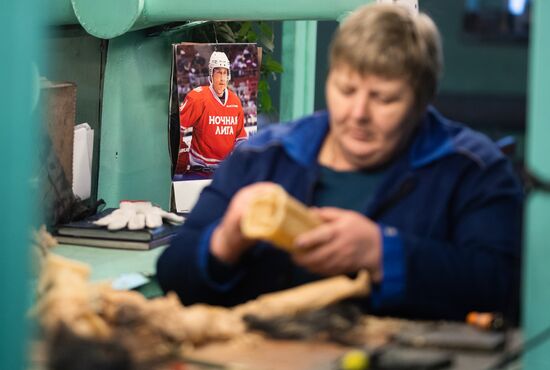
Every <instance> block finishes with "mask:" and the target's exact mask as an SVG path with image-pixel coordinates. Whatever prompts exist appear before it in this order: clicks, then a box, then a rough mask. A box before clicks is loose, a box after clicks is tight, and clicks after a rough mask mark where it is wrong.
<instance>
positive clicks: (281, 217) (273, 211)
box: [241, 184, 321, 252]
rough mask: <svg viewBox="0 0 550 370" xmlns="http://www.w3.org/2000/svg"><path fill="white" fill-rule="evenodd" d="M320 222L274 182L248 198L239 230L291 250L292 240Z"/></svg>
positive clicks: (249, 235)
mask: <svg viewBox="0 0 550 370" xmlns="http://www.w3.org/2000/svg"><path fill="white" fill-rule="evenodd" d="M320 224H321V219H320V218H319V217H318V216H317V215H315V214H314V213H312V212H311V211H309V210H308V209H307V208H306V207H305V206H304V205H303V204H302V203H300V202H299V201H298V200H296V199H294V198H293V197H291V196H290V195H289V194H288V193H287V192H286V191H285V190H284V189H283V188H282V187H281V186H279V185H276V184H273V186H272V188H271V189H267V190H266V191H263V192H261V193H259V194H258V195H256V196H255V197H254V198H253V199H252V200H251V201H250V203H249V206H248V208H247V209H246V210H245V212H244V214H243V217H242V219H241V231H242V233H243V234H244V235H245V236H246V237H248V238H250V239H261V240H266V241H269V242H271V243H273V244H275V245H276V246H279V247H281V248H283V249H285V250H287V251H289V252H293V251H294V250H293V246H294V239H295V238H296V237H297V236H298V235H300V234H302V233H304V232H306V231H308V230H311V229H313V228H314V227H316V226H318V225H320Z"/></svg>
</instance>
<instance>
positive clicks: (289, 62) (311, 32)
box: [280, 21, 317, 122]
mask: <svg viewBox="0 0 550 370" xmlns="http://www.w3.org/2000/svg"><path fill="white" fill-rule="evenodd" d="M282 37H283V54H282V55H283V68H284V73H283V74H282V76H281V99H280V101H281V104H280V106H281V107H280V112H281V113H280V114H281V116H280V121H281V122H286V121H290V120H292V119H295V118H298V117H301V116H304V115H306V114H309V113H312V112H313V102H314V99H315V61H316V55H315V54H316V50H317V22H316V21H286V22H283V36H282Z"/></svg>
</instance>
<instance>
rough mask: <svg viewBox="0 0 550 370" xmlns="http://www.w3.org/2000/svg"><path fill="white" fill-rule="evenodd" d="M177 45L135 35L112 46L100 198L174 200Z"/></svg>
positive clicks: (114, 203) (110, 202)
mask: <svg viewBox="0 0 550 370" xmlns="http://www.w3.org/2000/svg"><path fill="white" fill-rule="evenodd" d="M171 43H172V40H170V39H167V38H165V37H162V36H159V37H146V36H145V34H144V33H143V32H132V33H128V34H126V35H123V36H120V37H117V38H116V39H113V40H111V41H110V43H109V48H108V54H107V65H106V68H105V78H104V87H103V109H102V118H101V143H100V145H101V148H100V157H99V175H98V176H99V185H98V192H99V193H98V198H103V199H104V200H105V201H106V202H107V204H108V205H109V206H113V207H117V206H118V202H119V201H120V200H123V199H147V200H151V201H153V202H155V203H157V204H158V205H160V206H161V207H163V208H165V209H166V208H168V204H169V200H170V156H169V152H168V97H169V96H170V91H169V89H170V66H171V58H172V48H171Z"/></svg>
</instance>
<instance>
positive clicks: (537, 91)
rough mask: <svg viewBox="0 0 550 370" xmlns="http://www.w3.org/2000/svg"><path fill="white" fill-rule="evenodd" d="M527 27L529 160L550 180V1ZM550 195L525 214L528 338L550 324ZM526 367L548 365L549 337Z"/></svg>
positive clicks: (531, 202)
mask: <svg viewBox="0 0 550 370" xmlns="http://www.w3.org/2000/svg"><path fill="white" fill-rule="evenodd" d="M533 6H534V8H533V14H532V19H533V24H532V28H531V44H530V68H529V82H530V85H529V95H528V96H529V102H528V116H529V117H528V130H527V165H528V167H529V168H530V169H531V170H532V171H533V172H534V173H535V174H537V175H538V176H540V177H541V178H543V179H545V180H546V181H550V146H549V145H548V142H549V141H550V104H548V101H549V96H550V68H549V66H550V48H549V47H548V46H549V45H550V22H548V19H550V1H535V2H534V3H533ZM549 217H550V194H548V193H546V194H545V193H541V192H535V193H534V194H532V195H531V196H530V198H529V199H528V202H527V207H526V219H525V254H524V255H525V257H524V260H525V263H524V274H523V276H524V296H523V312H524V322H523V324H524V333H525V337H526V338H532V337H533V336H535V335H537V334H538V333H540V332H541V331H543V330H545V329H548V328H549V327H550V315H549V314H548V312H549V307H550V290H549V289H548V285H549V284H550V268H548V264H549V263H550V228H549V227H548V226H549V225H550V222H549V221H548V218H549ZM524 365H525V367H524V368H525V369H527V370H537V369H540V370H546V369H550V338H547V339H546V341H545V342H544V343H543V344H541V345H539V346H538V347H536V348H534V349H533V350H530V351H529V352H527V353H526V354H525V362H524Z"/></svg>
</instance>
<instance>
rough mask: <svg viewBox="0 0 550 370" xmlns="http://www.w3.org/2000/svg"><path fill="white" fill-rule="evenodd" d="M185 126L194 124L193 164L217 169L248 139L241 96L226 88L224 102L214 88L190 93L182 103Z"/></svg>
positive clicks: (191, 159) (180, 109) (200, 88)
mask: <svg viewBox="0 0 550 370" xmlns="http://www.w3.org/2000/svg"><path fill="white" fill-rule="evenodd" d="M179 114H180V127H181V129H182V130H183V129H185V128H189V127H193V138H192V139H191V148H190V150H189V162H190V164H191V165H192V166H193V165H197V166H202V167H210V168H215V167H217V166H218V165H219V163H220V162H221V161H222V160H223V159H225V157H227V155H228V154H229V153H231V151H232V150H233V147H234V146H235V143H236V142H237V141H239V140H244V139H246V138H247V133H246V130H245V128H244V112H243V108H242V105H241V101H240V99H239V97H238V96H237V95H236V94H235V93H234V92H232V91H230V90H229V89H226V94H225V100H224V101H222V100H221V99H220V98H219V97H218V96H217V95H216V94H215V92H214V91H213V89H212V87H206V86H200V87H197V88H195V89H193V90H192V91H191V92H189V93H188V94H187V96H186V97H185V100H184V101H183V103H182V104H181V105H180V108H179Z"/></svg>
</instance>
